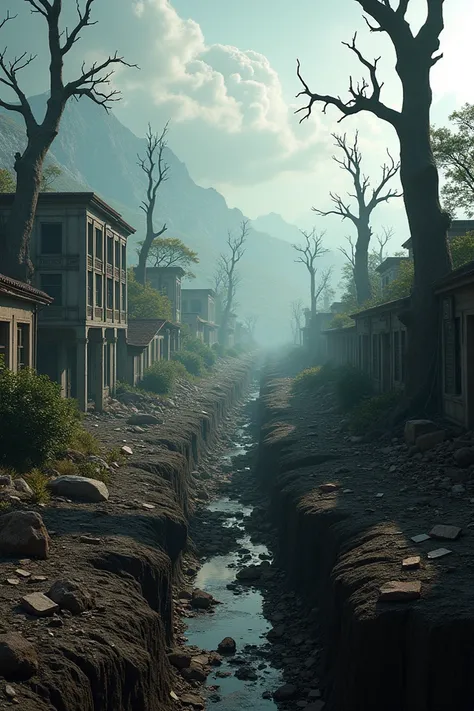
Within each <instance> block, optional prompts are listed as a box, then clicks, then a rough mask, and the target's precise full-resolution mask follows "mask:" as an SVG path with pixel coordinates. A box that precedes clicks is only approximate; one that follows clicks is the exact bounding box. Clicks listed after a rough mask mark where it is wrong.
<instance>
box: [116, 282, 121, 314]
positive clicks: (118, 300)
mask: <svg viewBox="0 0 474 711" xmlns="http://www.w3.org/2000/svg"><path fill="white" fill-rule="evenodd" d="M115 308H116V309H120V284H119V283H118V282H115Z"/></svg>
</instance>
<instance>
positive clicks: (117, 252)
mask: <svg viewBox="0 0 474 711" xmlns="http://www.w3.org/2000/svg"><path fill="white" fill-rule="evenodd" d="M114 248H115V268H116V269H120V242H117V241H115V243H114Z"/></svg>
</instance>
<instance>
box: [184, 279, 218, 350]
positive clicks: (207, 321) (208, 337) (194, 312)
mask: <svg viewBox="0 0 474 711" xmlns="http://www.w3.org/2000/svg"><path fill="white" fill-rule="evenodd" d="M181 293H182V321H183V323H184V324H186V325H187V326H188V328H189V330H190V333H191V335H192V336H194V337H195V338H198V339H199V340H200V341H202V342H203V343H206V344H207V345H208V346H212V345H213V344H214V343H216V342H217V329H218V326H217V324H216V301H215V296H216V295H215V292H214V291H213V290H212V289H183V290H182V292H181Z"/></svg>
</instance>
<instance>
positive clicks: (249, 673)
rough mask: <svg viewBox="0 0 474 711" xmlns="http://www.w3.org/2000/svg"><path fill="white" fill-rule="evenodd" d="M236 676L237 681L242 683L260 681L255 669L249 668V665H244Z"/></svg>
mask: <svg viewBox="0 0 474 711" xmlns="http://www.w3.org/2000/svg"><path fill="white" fill-rule="evenodd" d="M235 676H236V678H237V679H240V680H241V681H255V680H256V679H258V674H257V672H256V671H255V669H253V668H252V667H251V666H248V665H247V664H244V665H243V666H242V667H240V669H237V671H236V672H235Z"/></svg>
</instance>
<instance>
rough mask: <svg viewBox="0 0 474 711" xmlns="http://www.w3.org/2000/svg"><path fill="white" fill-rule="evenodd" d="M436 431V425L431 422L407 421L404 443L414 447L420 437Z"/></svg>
mask: <svg viewBox="0 0 474 711" xmlns="http://www.w3.org/2000/svg"><path fill="white" fill-rule="evenodd" d="M435 431H436V425H435V424H434V422H432V421H431V420H408V421H407V422H406V423H405V431H404V436H405V442H406V444H408V445H414V444H415V442H416V440H417V439H418V438H419V437H421V436H422V435H425V434H428V433H430V432H435Z"/></svg>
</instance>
